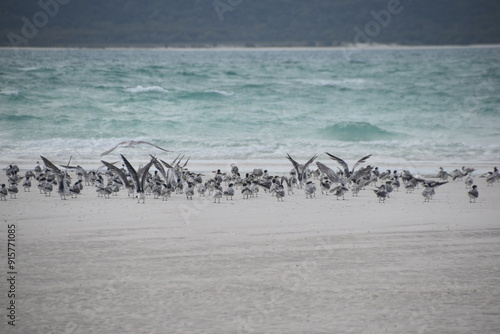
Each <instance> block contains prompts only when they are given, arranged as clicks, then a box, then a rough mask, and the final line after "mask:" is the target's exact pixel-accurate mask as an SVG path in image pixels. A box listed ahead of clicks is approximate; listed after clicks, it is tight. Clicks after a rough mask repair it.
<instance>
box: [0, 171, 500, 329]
mask: <svg viewBox="0 0 500 334" xmlns="http://www.w3.org/2000/svg"><path fill="white" fill-rule="evenodd" d="M0 181H2V182H3V183H5V181H6V177H5V174H4V173H3V174H2V176H1V177H0ZM316 182H317V181H316ZM474 182H475V184H477V185H478V189H479V194H480V195H479V199H478V200H477V203H469V198H468V196H467V190H466V189H465V184H464V183H463V182H462V181H454V182H453V181H452V182H449V184H446V185H443V186H441V187H439V188H437V189H436V196H435V197H434V198H433V199H432V200H431V201H430V202H429V203H424V201H423V197H422V195H421V192H422V189H417V190H416V191H415V192H414V193H411V194H406V193H405V191H404V189H400V190H399V192H394V193H393V194H392V195H391V197H390V198H389V199H387V201H386V202H385V203H379V202H378V200H377V198H376V196H375V194H374V193H373V191H372V190H370V189H371V188H370V189H368V188H367V189H366V190H362V191H361V192H360V193H359V197H353V196H352V194H351V193H348V194H347V195H346V199H345V200H336V198H335V197H334V196H332V195H329V196H325V195H322V194H321V192H320V191H319V187H318V192H317V194H316V198H314V199H306V198H305V195H304V193H303V190H299V189H296V190H295V194H293V195H290V196H286V197H285V199H284V202H282V203H280V202H277V200H276V198H274V197H271V196H270V195H269V194H268V193H264V192H263V191H261V192H260V194H259V196H258V197H257V198H250V199H248V200H244V199H242V196H241V194H240V193H239V191H237V195H236V196H235V198H234V199H233V200H226V199H225V198H222V199H221V202H220V204H218V203H217V204H214V203H213V199H212V198H211V197H206V198H203V197H202V198H199V197H198V195H196V196H195V199H194V200H193V201H188V200H186V198H185V196H184V195H172V197H171V198H169V200H168V201H162V200H161V199H153V197H152V196H149V197H148V198H147V200H146V203H145V204H138V203H137V201H136V200H133V199H131V198H128V197H127V194H126V192H125V191H121V192H120V193H119V194H118V196H116V197H114V196H111V198H110V199H104V198H101V197H97V193H96V192H95V189H94V188H92V187H85V188H84V190H83V193H82V194H81V195H80V196H79V197H78V198H76V199H71V198H68V199H67V200H65V201H63V200H61V199H60V198H59V196H58V194H57V192H56V191H54V192H53V193H52V196H50V197H46V196H44V195H42V194H40V193H39V191H38V189H37V188H36V182H34V185H33V187H32V189H31V192H23V190H22V189H20V192H19V194H18V195H17V199H10V196H8V197H7V201H6V202H0V211H1V217H2V220H3V224H2V226H1V233H0V235H1V236H2V240H3V244H4V246H3V253H2V262H3V263H4V265H3V268H4V273H3V274H4V275H3V277H6V276H7V274H6V273H7V272H8V271H9V270H8V269H7V268H6V267H7V265H6V264H7V251H6V248H7V247H6V244H7V238H8V228H7V227H8V226H9V225H15V239H16V240H15V254H16V255H15V256H16V262H15V271H16V280H15V306H16V312H15V315H16V318H15V327H13V326H11V325H8V324H7V321H8V317H6V315H8V311H7V310H6V308H7V307H9V298H7V292H8V290H9V285H8V282H7V280H6V279H5V278H4V279H2V282H3V283H2V284H1V285H0V288H1V289H2V291H1V295H2V298H1V299H0V301H1V303H2V304H1V307H2V309H3V312H2V314H3V316H2V318H3V320H2V324H1V325H0V328H1V330H0V331H1V332H2V333H454V334H456V333H499V332H500V317H499V315H500V284H499V283H500V223H499V221H500V220H499V217H500V206H499V205H498V203H499V199H500V184H499V183H498V182H497V183H495V184H494V186H493V187H487V186H486V182H485V179H484V178H480V177H479V176H478V175H476V176H475V180H474ZM6 278H7V279H8V278H9V277H6Z"/></svg>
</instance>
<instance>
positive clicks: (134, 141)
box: [100, 140, 171, 157]
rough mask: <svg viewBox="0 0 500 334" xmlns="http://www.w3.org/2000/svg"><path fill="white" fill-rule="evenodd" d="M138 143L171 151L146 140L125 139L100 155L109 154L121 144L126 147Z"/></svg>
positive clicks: (131, 146)
mask: <svg viewBox="0 0 500 334" xmlns="http://www.w3.org/2000/svg"><path fill="white" fill-rule="evenodd" d="M140 144H147V145H151V146H154V147H156V148H157V149H160V150H162V151H165V152H171V151H169V150H166V149H164V148H161V147H160V146H157V145H155V144H153V143H150V142H147V141H143V140H137V141H136V140H127V141H122V142H121V143H118V144H116V145H115V146H114V147H113V148H111V149H109V150H107V151H106V152H103V153H101V155H100V156H101V157H103V156H105V155H107V154H109V153H111V152H113V151H114V150H115V149H116V148H117V147H118V146H120V145H123V147H126V148H133V147H135V146H136V145H140Z"/></svg>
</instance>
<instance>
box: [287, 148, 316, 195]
mask: <svg viewBox="0 0 500 334" xmlns="http://www.w3.org/2000/svg"><path fill="white" fill-rule="evenodd" d="M317 157H318V156H317V155H314V156H313V157H312V158H311V159H309V160H308V161H307V162H306V163H305V164H304V165H299V164H298V163H297V161H295V160H293V159H292V157H291V156H290V154H288V153H287V154H286V158H287V159H288V160H290V162H291V163H292V165H293V168H294V169H295V172H296V173H297V178H298V180H299V185H300V187H302V184H303V183H304V182H305V181H306V180H307V172H308V167H309V165H310V164H311V163H312V162H313V161H314V160H316V158H317Z"/></svg>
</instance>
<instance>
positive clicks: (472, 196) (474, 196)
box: [467, 185, 479, 203]
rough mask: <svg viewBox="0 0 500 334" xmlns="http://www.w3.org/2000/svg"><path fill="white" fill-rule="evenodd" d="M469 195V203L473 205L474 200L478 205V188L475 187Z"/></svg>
mask: <svg viewBox="0 0 500 334" xmlns="http://www.w3.org/2000/svg"><path fill="white" fill-rule="evenodd" d="M467 195H469V203H472V200H474V203H476V199H477V198H478V197H479V192H478V191H477V186H476V185H473V186H472V189H471V190H469V192H468V193H467Z"/></svg>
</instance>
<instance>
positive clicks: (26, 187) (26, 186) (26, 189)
mask: <svg viewBox="0 0 500 334" xmlns="http://www.w3.org/2000/svg"><path fill="white" fill-rule="evenodd" d="M23 188H24V192H29V191H30V188H31V180H30V177H29V176H26V179H24V181H23Z"/></svg>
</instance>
